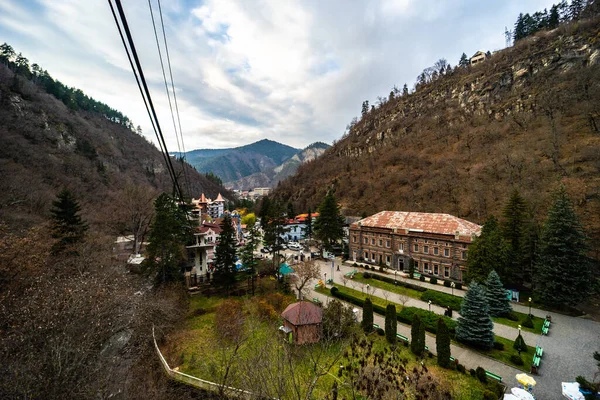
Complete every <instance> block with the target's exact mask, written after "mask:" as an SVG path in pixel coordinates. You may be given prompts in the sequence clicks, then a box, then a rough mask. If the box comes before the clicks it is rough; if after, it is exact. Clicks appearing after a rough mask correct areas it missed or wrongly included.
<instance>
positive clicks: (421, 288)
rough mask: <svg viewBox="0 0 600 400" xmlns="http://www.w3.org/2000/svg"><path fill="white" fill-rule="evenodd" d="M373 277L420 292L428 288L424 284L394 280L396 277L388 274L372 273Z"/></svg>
mask: <svg viewBox="0 0 600 400" xmlns="http://www.w3.org/2000/svg"><path fill="white" fill-rule="evenodd" d="M371 278H373V279H377V280H378V281H382V282H387V283H391V284H392V285H394V284H396V285H400V286H404V287H406V288H409V289H413V290H416V291H418V292H425V291H426V290H427V288H424V287H422V286H418V285H413V284H412V283H408V282H403V281H398V280H394V278H390V277H388V276H383V275H377V274H372V275H371Z"/></svg>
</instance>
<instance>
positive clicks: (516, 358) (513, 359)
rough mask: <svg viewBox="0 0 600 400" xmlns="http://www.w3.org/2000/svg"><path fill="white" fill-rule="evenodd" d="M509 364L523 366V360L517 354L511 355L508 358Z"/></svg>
mask: <svg viewBox="0 0 600 400" xmlns="http://www.w3.org/2000/svg"><path fill="white" fill-rule="evenodd" d="M510 362H511V363H513V364H515V365H523V364H525V363H524V362H523V359H522V358H521V356H520V355H518V354H512V355H511V356H510Z"/></svg>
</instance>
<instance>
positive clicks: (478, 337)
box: [456, 282, 494, 349]
mask: <svg viewBox="0 0 600 400" xmlns="http://www.w3.org/2000/svg"><path fill="white" fill-rule="evenodd" d="M460 315H461V316H460V317H459V318H458V324H457V326H456V340H458V341H459V342H462V343H466V344H469V345H471V346H475V347H479V348H482V349H491V348H492V346H493V345H494V331H493V330H494V323H493V322H492V318H491V317H490V310H489V306H488V303H487V300H486V297H485V288H484V287H483V286H481V285H480V284H478V283H477V282H472V283H471V284H470V285H469V290H468V291H467V293H465V297H464V299H463V302H462V305H461V308H460Z"/></svg>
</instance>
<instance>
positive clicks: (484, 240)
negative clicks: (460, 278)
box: [465, 216, 508, 282]
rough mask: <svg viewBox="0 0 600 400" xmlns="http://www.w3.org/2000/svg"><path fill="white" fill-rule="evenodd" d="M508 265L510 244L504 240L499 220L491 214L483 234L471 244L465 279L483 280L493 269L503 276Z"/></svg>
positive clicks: (468, 280)
mask: <svg viewBox="0 0 600 400" xmlns="http://www.w3.org/2000/svg"><path fill="white" fill-rule="evenodd" d="M507 265H508V245H507V244H506V242H504V240H502V232H501V230H500V226H499V225H498V220H497V219H496V218H495V217H494V216H490V217H489V218H488V219H487V220H486V221H485V224H484V225H483V229H482V230H481V235H480V236H479V237H477V238H475V240H474V241H473V243H471V246H469V256H468V258H467V276H466V278H465V281H466V282H470V281H472V280H476V281H478V282H483V281H485V279H486V278H487V276H488V275H489V273H490V271H492V270H495V271H496V272H498V273H499V275H500V276H502V277H503V276H504V275H505V271H506V266H507Z"/></svg>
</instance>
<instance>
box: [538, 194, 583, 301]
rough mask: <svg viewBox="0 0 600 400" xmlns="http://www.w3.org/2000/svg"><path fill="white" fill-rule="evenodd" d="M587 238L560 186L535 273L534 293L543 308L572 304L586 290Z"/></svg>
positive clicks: (545, 229)
mask: <svg viewBox="0 0 600 400" xmlns="http://www.w3.org/2000/svg"><path fill="white" fill-rule="evenodd" d="M587 251H588V247H587V236H586V233H585V231H584V228H583V227H582V226H581V224H580V222H579V219H578V218H577V215H576V214H575V210H574V209H573V206H572V205H571V202H570V200H569V197H568V195H567V191H566V190H565V187H564V186H561V187H560V189H559V190H558V192H557V193H556V194H555V200H554V204H553V205H552V208H551V209H550V211H549V212H548V218H547V219H546V222H545V223H544V227H543V230H542V235H541V238H540V244H539V249H538V258H537V265H536V271H535V275H534V282H535V288H534V290H535V293H536V294H537V295H538V296H539V298H540V300H541V301H542V302H543V303H544V304H545V305H547V306H563V305H570V306H572V305H576V304H578V303H579V302H580V301H582V300H583V299H585V298H586V296H587V295H588V293H589V291H590V282H591V278H592V265H591V262H590V259H589V258H588V257H587Z"/></svg>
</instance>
